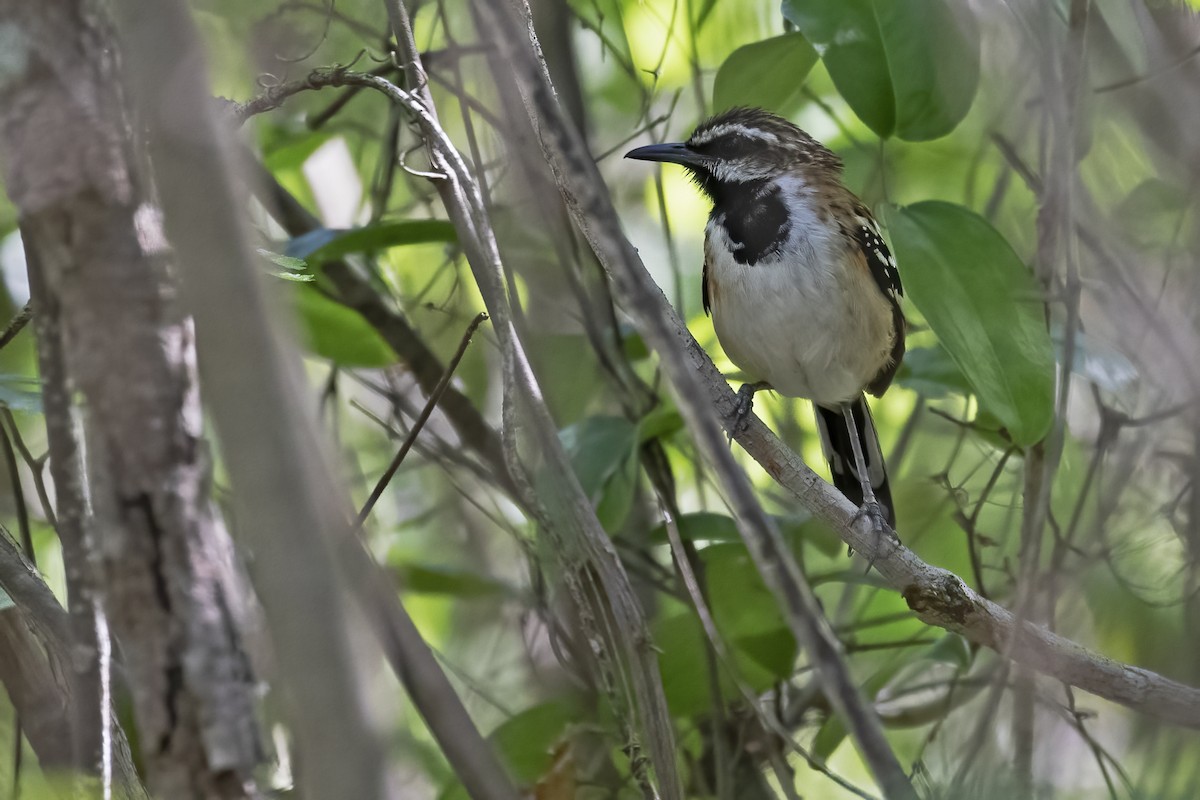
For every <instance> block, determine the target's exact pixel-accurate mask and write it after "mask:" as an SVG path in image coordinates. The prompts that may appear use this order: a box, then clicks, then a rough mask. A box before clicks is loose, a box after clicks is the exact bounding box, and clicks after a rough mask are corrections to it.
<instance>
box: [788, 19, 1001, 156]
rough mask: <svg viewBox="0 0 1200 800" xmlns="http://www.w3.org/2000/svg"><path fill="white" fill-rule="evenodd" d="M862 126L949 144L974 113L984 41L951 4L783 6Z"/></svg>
mask: <svg viewBox="0 0 1200 800" xmlns="http://www.w3.org/2000/svg"><path fill="white" fill-rule="evenodd" d="M783 15H784V17H785V18H787V19H788V20H789V21H791V22H792V23H794V24H795V25H796V27H797V28H799V29H800V31H801V33H803V34H804V35H805V36H806V37H807V38H808V41H810V42H812V43H813V45H814V46H815V47H816V49H817V52H818V53H819V54H820V55H821V59H822V60H823V61H824V62H825V67H826V69H828V70H829V76H830V77H831V78H832V79H833V83H834V85H835V86H837V89H838V91H839V92H840V93H841V95H842V97H844V98H845V99H846V102H847V103H849V104H850V107H851V108H852V109H854V113H855V114H857V115H858V118H859V119H861V120H862V121H863V122H865V123H866V124H867V126H868V127H869V128H870V129H871V130H873V131H875V133H877V134H878V135H879V136H882V137H884V138H886V137H889V136H892V135H895V136H898V137H900V138H901V139H907V140H909V141H923V140H926V139H935V138H937V137H939V136H944V135H945V134H947V133H949V132H950V131H951V130H953V129H954V126H955V125H957V124H958V123H959V122H960V121H961V120H962V118H963V117H964V116H966V113H967V110H968V109H969V108H970V107H971V101H972V99H973V98H974V97H975V90H976V88H977V86H978V84H979V37H978V32H977V30H976V25H975V21H974V17H973V16H971V13H970V11H968V10H964V9H961V8H958V7H957V6H956V4H954V3H952V2H951V0H903V1H901V0H784V2H783Z"/></svg>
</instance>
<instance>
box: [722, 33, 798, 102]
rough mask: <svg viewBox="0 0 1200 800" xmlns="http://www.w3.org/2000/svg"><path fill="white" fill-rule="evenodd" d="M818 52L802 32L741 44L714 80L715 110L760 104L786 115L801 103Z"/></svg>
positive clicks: (726, 60)
mask: <svg viewBox="0 0 1200 800" xmlns="http://www.w3.org/2000/svg"><path fill="white" fill-rule="evenodd" d="M816 63H817V51H816V50H814V49H813V47H812V45H810V44H809V43H808V40H807V39H805V38H804V36H803V34H799V33H785V34H783V35H782V36H776V37H774V38H771V39H763V40H762V41H761V42H754V43H753V44H748V45H745V46H744V47H739V48H738V49H737V50H734V51H733V53H731V54H730V56H729V58H727V59H725V63H723V64H721V67H720V69H718V70H717V77H716V80H715V81H714V82H713V110H714V111H721V110H723V109H726V108H732V107H734V106H761V107H762V108H766V109H769V110H771V111H777V112H779V113H781V114H786V113H787V112H789V111H792V110H795V108H796V107H797V106H799V104H800V97H801V89H802V87H803V86H804V79H805V77H807V75H808V73H809V70H811V69H812V68H813V64H816Z"/></svg>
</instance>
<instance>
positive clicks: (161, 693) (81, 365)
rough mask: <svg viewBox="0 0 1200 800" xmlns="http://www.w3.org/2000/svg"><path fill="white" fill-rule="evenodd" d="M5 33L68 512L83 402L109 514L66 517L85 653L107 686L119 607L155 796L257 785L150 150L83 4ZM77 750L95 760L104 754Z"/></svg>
mask: <svg viewBox="0 0 1200 800" xmlns="http://www.w3.org/2000/svg"><path fill="white" fill-rule="evenodd" d="M4 27H7V28H9V30H10V31H11V30H13V29H14V28H15V33H10V34H9V36H8V37H7V38H6V41H7V42H9V43H10V44H7V45H6V49H7V50H8V53H7V57H6V60H5V67H4V71H3V72H0V147H2V148H3V152H4V156H5V182H6V187H7V189H8V193H9V195H10V197H11V198H12V201H13V203H14V204H15V205H16V206H17V208H18V211H19V214H20V223H21V233H22V237H23V239H24V244H25V249H26V253H27V256H28V261H29V267H30V284H31V287H32V289H33V291H34V305H35V318H36V319H37V320H38V325H37V332H38V334H39V341H38V348H39V362H40V364H41V366H42V370H43V377H44V378H45V379H46V394H47V396H46V399H47V403H46V409H45V410H46V417H47V428H48V433H49V438H50V447H51V451H52V457H53V458H54V459H55V461H56V462H57V463H55V465H54V467H55V471H54V477H55V480H56V483H57V484H58V485H59V488H60V493H59V503H60V505H61V504H62V503H63V502H64V501H66V502H70V501H71V498H72V492H70V491H67V492H66V493H65V494H64V493H63V491H62V489H63V488H69V486H68V487H63V485H62V482H63V481H66V482H67V483H68V484H69V483H70V481H71V470H72V469H73V467H74V465H72V464H67V463H63V459H64V458H65V459H74V456H73V449H74V447H75V445H74V443H73V440H72V439H69V438H68V437H72V436H73V435H74V432H75V428H76V427H77V426H75V424H74V423H73V421H72V419H71V417H70V414H71V404H70V402H69V398H70V397H71V396H72V395H71V393H72V392H79V393H81V394H82V397H83V401H84V403H83V413H82V416H83V419H84V425H83V428H84V437H83V438H84V443H85V444H86V448H85V450H86V456H87V465H86V466H87V475H88V488H89V499H90V501H91V504H92V509H93V512H94V517H93V518H91V519H85V518H84V517H82V513H83V509H82V506H80V507H79V508H77V509H75V510H76V511H77V512H78V513H79V514H80V515H81V516H80V519H79V520H77V522H79V523H80V524H78V525H67V526H62V525H60V528H62V529H61V530H60V535H61V536H62V537H63V551H64V558H65V559H66V560H67V562H68V563H67V571H68V575H69V576H71V587H70V590H71V595H72V597H71V610H72V613H73V615H74V616H75V617H76V619H77V620H80V618H81V616H82V623H81V624H76V625H75V626H74V628H75V633H76V636H77V643H76V644H77V648H76V649H77V650H80V649H81V650H83V651H85V652H88V653H89V655H90V656H92V661H91V664H92V667H91V669H90V671H89V674H90V675H91V676H92V678H93V679H94V678H95V677H96V675H97V674H99V670H102V669H103V668H104V665H103V664H102V663H99V664H98V663H97V662H96V659H95V658H94V657H95V655H96V653H98V652H103V644H104V642H103V636H104V626H103V619H104V617H105V616H106V617H107V620H108V622H109V624H110V625H111V628H112V631H113V633H114V634H115V636H116V639H117V641H118V642H119V653H120V654H121V655H122V656H123V657H124V660H125V662H126V666H127V668H128V672H129V678H130V681H129V682H130V686H131V688H132V692H133V700H134V710H135V714H136V719H137V724H138V729H139V737H138V738H139V741H140V743H141V751H142V755H143V759H144V763H145V766H146V770H147V773H148V777H149V781H150V785H151V788H152V789H153V790H154V792H155V793H156V794H157V795H159V796H162V797H170V798H189V797H195V798H214V797H221V798H225V797H245V796H248V795H252V794H253V793H254V791H255V790H254V787H253V783H252V781H251V779H250V770H251V769H252V767H253V766H254V765H255V764H256V763H257V761H258V760H259V753H260V749H259V744H258V738H257V731H256V724H255V720H254V713H253V712H254V708H253V697H252V692H251V680H250V675H249V671H248V667H247V660H246V658H245V657H244V654H243V652H242V649H241V647H240V645H239V642H238V635H237V629H238V617H239V608H240V607H241V599H240V596H239V593H238V592H237V591H235V590H234V584H233V582H232V580H231V578H232V576H233V574H234V573H233V570H232V569H231V566H232V555H231V548H230V544H229V541H228V536H227V534H226V531H225V529H224V526H223V524H222V522H221V520H220V518H219V517H218V516H217V515H216V514H215V513H214V509H213V506H212V504H211V501H210V498H209V484H208V480H209V462H208V458H207V450H206V447H205V443H204V440H203V439H202V434H201V422H202V416H201V408H200V401H199V394H198V387H197V382H196V369H195V361H196V359H195V350H194V344H193V336H192V325H191V322H190V320H189V319H187V318H186V317H184V316H183V315H182V314H181V313H180V312H179V310H178V309H177V307H176V303H175V285H174V281H173V280H172V276H171V274H170V264H169V253H168V252H167V248H166V245H165V241H164V239H163V236H162V233H161V231H160V229H159V225H158V214H157V212H156V210H155V207H154V205H153V193H152V191H151V190H150V189H149V188H148V187H147V185H146V181H145V180H144V178H143V175H142V167H141V164H140V163H139V162H138V160H137V159H136V158H135V157H134V156H133V155H132V152H133V148H132V147H131V145H130V137H129V133H128V131H129V126H128V125H127V123H126V120H125V115H124V111H123V108H124V106H123V98H122V96H121V92H120V89H119V87H118V83H117V72H116V64H115V59H114V56H113V53H114V50H113V46H112V40H111V36H110V34H109V30H108V27H107V23H106V21H105V20H104V19H103V18H102V17H100V16H98V15H97V11H96V6H95V5H94V4H91V3H86V2H81V1H80V0H74V1H73V0H45V1H44V2H41V3H28V2H25V0H0V29H3V28H4ZM13 42H15V43H16V44H12V43H13ZM60 360H61V363H59V361H60ZM56 368H58V369H59V370H60V371H61V372H62V373H63V374H62V380H61V381H59V380H56V379H55V375H54V374H53V372H54V371H55V370H56ZM48 372H49V373H50V374H47V373H48ZM59 516H60V522H62V521H70V514H68V515H67V520H63V516H64V515H63V514H62V512H61V510H60V515H59ZM83 523H86V524H83ZM100 609H103V612H104V613H103V614H100V613H99V610H100ZM88 630H90V631H91V632H92V633H93V634H95V632H96V631H99V632H100V638H99V641H97V639H96V638H95V637H94V636H93V637H92V638H91V639H90V640H89V639H87V638H85V637H86V636H87V635H88V634H87V631H88ZM80 645H82V647H80ZM105 706H106V703H103V702H101V703H98V704H97V707H98V708H99V707H105ZM85 722H86V724H87V725H88V726H89V727H90V726H95V725H97V724H98V721H96V720H86V721H85ZM95 730H100V728H99V727H97V728H95ZM79 733H80V732H78V731H77V733H76V736H77V738H79ZM84 733H85V734H86V731H85V732H84ZM84 739H86V736H84ZM77 758H79V759H80V760H79V761H77V766H84V767H88V766H90V763H88V762H89V761H90V760H91V759H94V758H95V753H94V752H85V753H83V754H81V755H80V756H77Z"/></svg>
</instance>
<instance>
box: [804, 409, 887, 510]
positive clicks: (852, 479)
mask: <svg viewBox="0 0 1200 800" xmlns="http://www.w3.org/2000/svg"><path fill="white" fill-rule="evenodd" d="M852 407H853V409H854V427H855V428H856V429H857V433H858V441H859V442H861V443H862V449H863V458H864V459H865V460H866V462H867V474H868V475H869V476H870V479H871V488H872V489H873V490H874V491H875V499H876V500H878V501H879V505H881V506H883V516H884V519H886V520H887V524H888V525H889V526H891V527H893V528H894V527H896V514H895V510H894V506H893V505H892V489H891V487H890V486H888V477H887V465H886V464H884V461H883V451H882V450H880V449H879V435H878V434H877V433H876V432H875V422H874V420H872V419H871V410H870V409H869V408H867V399H866V398H865V397H863V396H861V395H860V396H859V398H858V399H857V400H855V401H853V403H852ZM814 408H816V410H817V430H818V431H819V432H820V434H821V449H822V450H824V451H825V458H826V459H827V460H828V461H829V471H830V472H831V473H832V474H833V485H834V486H836V487H837V489H838V491H840V492H841V493H842V494H844V495H846V499H848V500H849V501H850V502H851V503H854V505H856V506H861V505H862V502H863V492H862V483H861V482H860V481H859V478H858V471H857V470H856V469H855V468H854V449H853V447H852V446H851V444H850V435H849V431H848V430H847V427H846V418H845V417H844V416H843V415H842V410H841V409H840V408H836V407H835V408H825V407H824V406H814Z"/></svg>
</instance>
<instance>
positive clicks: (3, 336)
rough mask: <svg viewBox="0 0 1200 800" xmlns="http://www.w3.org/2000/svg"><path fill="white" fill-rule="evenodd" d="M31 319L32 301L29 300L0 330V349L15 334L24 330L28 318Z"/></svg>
mask: <svg viewBox="0 0 1200 800" xmlns="http://www.w3.org/2000/svg"><path fill="white" fill-rule="evenodd" d="M31 319H33V301H32V300H30V301H29V302H27V303H26V304H25V307H24V308H22V309H21V310H20V311H18V312H17V315H16V316H15V317H13V318H12V320H10V321H9V323H8V326H7V327H5V329H4V330H3V331H2V332H0V349H3V348H5V347H7V346H8V343H9V342H11V341H12V340H13V339H15V338H16V337H17V334H18V333H20V332H21V331H22V330H24V328H25V326H26V325H27V324H28V323H29V320H31Z"/></svg>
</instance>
